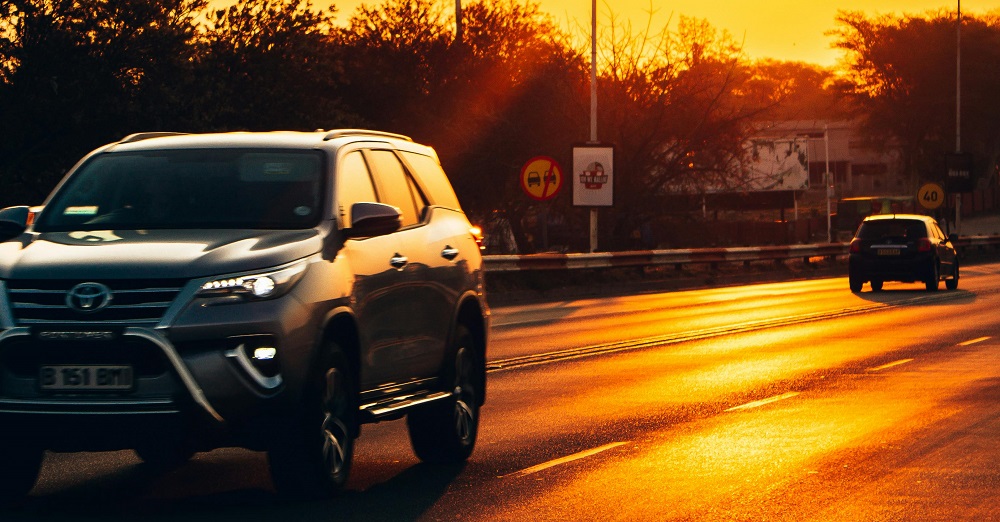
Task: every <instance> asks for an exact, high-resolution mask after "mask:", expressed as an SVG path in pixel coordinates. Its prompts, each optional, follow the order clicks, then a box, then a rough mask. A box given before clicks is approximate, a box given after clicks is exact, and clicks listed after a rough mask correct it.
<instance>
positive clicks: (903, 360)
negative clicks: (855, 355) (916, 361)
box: [868, 359, 913, 372]
mask: <svg viewBox="0 0 1000 522" xmlns="http://www.w3.org/2000/svg"><path fill="white" fill-rule="evenodd" d="M912 360H913V359H900V360H898V361H893V362H891V363H888V364H883V365H882V366H876V367H874V368H868V371H870V372H877V371H879V370H884V369H886V368H892V367H893V366H899V365H900V364H906V363H908V362H910V361H912Z"/></svg>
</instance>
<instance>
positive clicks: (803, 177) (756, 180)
mask: <svg viewBox="0 0 1000 522" xmlns="http://www.w3.org/2000/svg"><path fill="white" fill-rule="evenodd" d="M745 152H746V154H745V155H744V158H745V159H744V160H743V161H741V162H740V167H741V168H740V170H741V173H742V174H743V175H742V176H741V177H740V179H738V180H737V181H738V186H736V187H733V188H732V189H730V190H735V191H737V192H765V191H772V190H806V189H808V188H809V142H808V140H807V139H805V138H792V139H775V140H753V141H751V142H750V143H749V144H748V146H747V150H746V151H745Z"/></svg>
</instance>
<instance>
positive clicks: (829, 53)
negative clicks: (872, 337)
mask: <svg viewBox="0 0 1000 522" xmlns="http://www.w3.org/2000/svg"><path fill="white" fill-rule="evenodd" d="M441 1H442V3H444V4H445V5H447V6H449V8H452V6H454V1H453V0H441ZM464 1H471V0H464ZM518 1H523V0H518ZM537 1H538V3H539V4H540V5H541V8H542V10H543V11H546V12H548V13H550V14H552V15H553V16H554V17H555V19H556V21H557V22H559V23H560V25H561V26H563V27H573V28H576V27H578V25H583V26H584V27H585V28H589V26H590V13H591V2H590V0H537ZM331 2H332V3H334V4H335V5H336V6H337V8H338V10H339V13H338V15H337V19H338V20H340V21H345V20H346V19H347V18H349V16H350V13H353V11H354V9H355V7H356V6H358V5H360V4H361V3H366V4H369V5H379V4H380V3H382V2H381V0H313V5H314V6H325V5H329V4H330V3H331ZM650 5H652V9H653V10H654V11H655V14H654V16H653V27H656V28H662V27H663V25H664V24H666V23H667V22H668V20H669V19H670V15H671V14H673V15H674V20H676V19H677V17H678V16H679V15H685V16H691V17H695V18H701V19H705V20H708V22H709V23H710V24H711V25H712V26H713V27H715V28H716V29H718V30H727V31H729V33H730V34H731V35H732V37H733V39H735V40H736V41H737V42H739V41H742V42H744V49H745V51H746V53H747V55H748V56H749V57H750V58H765V57H769V58H777V59H781V60H796V61H805V62H812V63H816V64H820V65H833V64H834V63H835V62H836V60H837V58H838V57H839V53H838V52H837V51H835V50H833V49H830V42H831V39H830V37H828V36H826V35H824V34H823V33H824V32H826V31H828V30H831V29H833V28H834V27H835V25H834V17H835V16H836V14H837V10H838V9H840V10H847V11H862V12H865V13H867V14H869V15H874V14H891V13H896V14H902V13H912V14H923V13H925V12H927V11H929V10H937V9H942V8H946V9H948V10H954V9H955V8H956V6H957V0H955V1H952V2H950V3H949V2H946V1H942V0H794V1H793V0H762V1H752V0H598V1H597V9H598V18H597V20H598V23H601V22H602V21H603V22H607V15H608V13H609V11H613V12H614V13H616V14H617V15H619V16H620V17H625V18H628V19H630V20H631V21H632V25H633V26H644V25H645V23H646V22H647V21H648V20H649V15H648V12H649V11H650ZM996 9H1000V2H998V0H964V1H962V12H963V13H971V14H983V13H986V12H988V11H990V10H996ZM571 21H575V22H573V23H572V24H571ZM577 22H579V23H577ZM588 31H589V29H588Z"/></svg>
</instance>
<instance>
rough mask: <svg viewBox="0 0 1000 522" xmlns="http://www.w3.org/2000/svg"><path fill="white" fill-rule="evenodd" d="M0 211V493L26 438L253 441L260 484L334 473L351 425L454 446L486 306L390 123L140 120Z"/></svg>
mask: <svg viewBox="0 0 1000 522" xmlns="http://www.w3.org/2000/svg"><path fill="white" fill-rule="evenodd" d="M33 210H34V209H29V208H28V207H11V208H7V209H4V210H2V211H0V426H3V429H2V431H0V462H2V463H3V471H2V472H0V497H6V498H11V497H15V496H22V495H24V494H26V493H27V492H29V491H30V490H31V488H32V487H33V484H34V482H35V481H36V479H37V476H38V472H39V468H40V464H41V461H42V458H43V453H44V451H46V450H50V451H100V450H118V449H126V448H132V449H135V451H136V452H137V453H138V455H139V456H140V457H141V458H142V459H143V460H145V461H146V462H148V463H150V464H151V465H155V466H170V465H176V464H178V463H181V462H183V461H185V460H186V459H188V458H190V457H191V456H192V455H193V454H194V453H195V452H197V451H206V450H210V449H213V448H218V447H224V446H240V447H246V448H251V449H255V450H263V451H267V454H268V462H269V464H270V469H271V472H272V477H273V479H274V484H275V486H276V488H277V489H278V490H279V491H280V492H284V493H291V494H294V495H299V496H308V497H322V496H326V495H330V494H332V493H335V492H336V491H338V490H339V489H340V488H342V487H343V486H344V484H345V482H346V481H347V477H348V473H349V471H350V468H351V460H352V454H353V448H354V441H355V438H356V437H357V436H358V435H359V433H360V425H361V424H364V423H369V422H377V421H381V420H388V419H396V418H401V417H403V416H405V417H406V419H407V425H408V427H409V433H410V440H411V443H412V446H413V449H414V451H415V452H416V454H417V456H418V457H419V458H421V459H422V460H424V461H428V462H454V461H461V460H464V459H466V458H468V456H469V455H470V454H471V452H472V450H473V446H474V445H475V441H476V434H477V428H478V425H479V411H480V407H481V406H482V404H483V402H484V400H485V390H486V372H485V360H486V344H487V332H488V330H489V326H488V322H489V309H488V307H487V303H486V300H485V296H484V291H483V265H482V258H481V256H480V250H479V246H478V244H477V236H476V233H475V232H474V231H472V226H471V224H470V222H469V220H468V219H467V218H466V216H465V214H464V213H463V212H462V210H461V208H460V206H459V203H458V200H457V198H456V196H455V193H454V191H453V190H452V188H451V185H450V183H449V181H448V179H447V177H446V176H445V173H444V171H443V170H442V168H441V166H440V163H439V161H438V158H437V155H436V154H435V152H434V150H433V149H431V148H430V147H427V146H423V145H419V144H416V143H413V142H412V141H411V140H410V139H409V138H407V137H405V136H399V135H395V134H388V133H381V132H374V131H365V130H354V129H345V130H335V131H322V132H312V133H298V132H273V133H227V134H201V135H198V134H172V133H144V134H135V135H131V136H128V137H126V138H125V139H123V140H121V141H119V142H117V143H113V144H110V145H107V146H104V147H102V148H100V149H98V150H96V151H94V152H92V153H90V154H89V155H87V156H86V157H85V158H83V160H81V161H80V163H78V164H77V165H76V166H75V167H74V168H73V169H72V170H71V171H70V172H69V173H68V174H67V176H66V177H65V179H64V180H63V181H62V182H61V183H60V184H59V186H58V187H57V188H56V189H55V190H54V192H53V193H52V195H51V196H50V197H49V198H48V200H47V201H46V202H45V204H44V206H43V209H42V210H41V212H40V213H39V214H38V215H37V219H35V218H34V213H33Z"/></svg>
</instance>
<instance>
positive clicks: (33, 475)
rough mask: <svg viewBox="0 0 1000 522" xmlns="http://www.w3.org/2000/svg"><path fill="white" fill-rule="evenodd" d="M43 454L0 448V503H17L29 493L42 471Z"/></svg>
mask: <svg viewBox="0 0 1000 522" xmlns="http://www.w3.org/2000/svg"><path fill="white" fill-rule="evenodd" d="M44 455H45V452H44V451H42V450H40V449H33V448H23V447H17V446H8V447H3V448H0V463H2V464H0V466H2V469H0V501H2V502H4V503H7V502H12V501H17V500H19V499H21V498H23V497H24V496H25V495H27V494H28V493H29V492H31V489H32V488H34V487H35V481H37V480H38V472H39V471H41V469H42V458H43V457H44Z"/></svg>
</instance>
